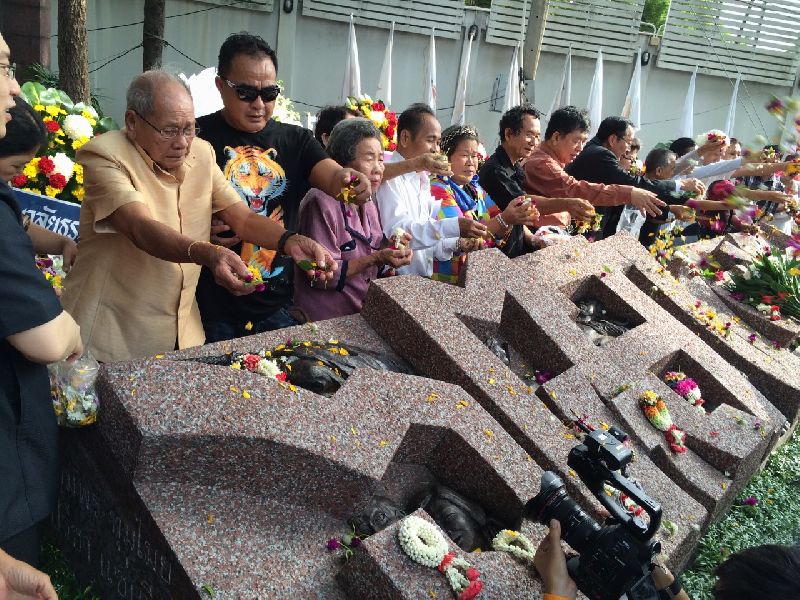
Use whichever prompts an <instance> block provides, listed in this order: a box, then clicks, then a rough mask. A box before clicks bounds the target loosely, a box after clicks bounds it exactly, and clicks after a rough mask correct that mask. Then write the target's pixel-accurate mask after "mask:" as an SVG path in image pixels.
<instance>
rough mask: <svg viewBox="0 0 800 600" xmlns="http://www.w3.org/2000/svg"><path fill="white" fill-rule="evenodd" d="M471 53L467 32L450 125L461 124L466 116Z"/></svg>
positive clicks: (470, 37)
mask: <svg viewBox="0 0 800 600" xmlns="http://www.w3.org/2000/svg"><path fill="white" fill-rule="evenodd" d="M471 55H472V36H470V35H469V33H467V37H466V38H465V39H464V47H463V49H462V50H461V72H460V73H459V74H458V84H457V85H456V101H455V102H454V103H453V104H454V105H453V117H452V118H451V119H450V125H463V124H464V120H465V119H466V116H467V79H468V76H469V59H470V56H471Z"/></svg>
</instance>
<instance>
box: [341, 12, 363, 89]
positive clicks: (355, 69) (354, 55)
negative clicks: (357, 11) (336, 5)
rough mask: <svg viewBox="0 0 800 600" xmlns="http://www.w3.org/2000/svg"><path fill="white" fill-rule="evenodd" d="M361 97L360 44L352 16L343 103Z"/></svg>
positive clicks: (345, 65)
mask: <svg viewBox="0 0 800 600" xmlns="http://www.w3.org/2000/svg"><path fill="white" fill-rule="evenodd" d="M360 95H361V67H360V66H359V64H358V44H356V27H355V25H354V24H353V15H352V13H351V14H350V35H349V36H348V37H347V59H346V61H345V63H344V81H343V82H342V102H344V101H345V100H347V97H348V96H355V97H356V98H357V97H358V96H360Z"/></svg>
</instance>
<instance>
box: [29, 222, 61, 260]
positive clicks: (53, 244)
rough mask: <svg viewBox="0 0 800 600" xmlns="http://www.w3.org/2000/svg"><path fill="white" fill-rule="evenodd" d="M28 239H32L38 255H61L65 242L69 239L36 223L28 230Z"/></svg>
mask: <svg viewBox="0 0 800 600" xmlns="http://www.w3.org/2000/svg"><path fill="white" fill-rule="evenodd" d="M28 237H30V238H31V243H32V244H33V250H34V252H36V254H61V252H62V249H63V248H64V242H65V241H66V240H67V239H69V238H67V237H65V236H63V235H59V234H57V233H55V232H54V231H50V230H49V229H45V228H44V227H40V226H39V225H37V224H36V223H31V225H30V227H29V228H28Z"/></svg>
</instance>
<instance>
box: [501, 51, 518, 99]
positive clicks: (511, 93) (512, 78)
mask: <svg viewBox="0 0 800 600" xmlns="http://www.w3.org/2000/svg"><path fill="white" fill-rule="evenodd" d="M519 53H520V48H519V44H517V46H516V47H515V48H514V55H513V56H512V57H511V66H510V67H509V68H508V81H507V82H506V97H505V102H504V103H503V110H504V111H506V110H508V109H510V108H512V107H514V106H519V105H520V104H522V99H521V98H520V94H519Z"/></svg>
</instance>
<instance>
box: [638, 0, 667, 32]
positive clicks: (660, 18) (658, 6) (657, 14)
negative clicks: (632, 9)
mask: <svg viewBox="0 0 800 600" xmlns="http://www.w3.org/2000/svg"><path fill="white" fill-rule="evenodd" d="M669 2H670V0H646V2H645V3H644V11H643V12H642V21H643V22H645V23H652V24H653V25H655V26H656V29H657V30H658V29H660V28H661V26H662V25H664V23H666V22H667V12H668V11H669Z"/></svg>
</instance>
